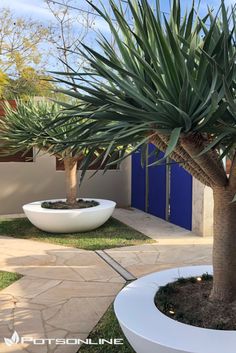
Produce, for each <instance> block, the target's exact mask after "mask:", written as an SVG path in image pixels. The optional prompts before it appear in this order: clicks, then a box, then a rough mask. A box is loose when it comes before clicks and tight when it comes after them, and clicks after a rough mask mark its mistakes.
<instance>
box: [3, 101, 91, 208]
mask: <svg viewBox="0 0 236 353" xmlns="http://www.w3.org/2000/svg"><path fill="white" fill-rule="evenodd" d="M61 109H62V108H61V107H60V106H59V105H57V104H54V103H51V102H47V101H39V102H34V101H33V100H29V101H27V102H24V101H20V100H19V101H18V102H17V108H16V109H12V108H11V107H10V106H9V105H6V107H5V111H6V115H5V116H4V118H1V119H0V126H1V127H0V140H1V146H0V148H1V154H2V155H9V154H10V155H11V154H15V153H17V152H22V151H23V152H22V154H23V153H26V152H27V151H28V150H29V149H31V148H33V147H35V148H36V150H37V151H38V153H39V152H43V153H49V154H50V155H52V156H55V157H57V158H58V159H59V160H61V161H63V163H64V168H65V179H66V203H67V205H69V206H74V205H75V204H76V202H77V184H78V183H77V169H78V164H80V163H82V160H83V152H84V151H85V150H84V149H83V151H82V150H81V149H80V148H79V147H78V148H77V149H74V148H72V147H71V146H68V147H65V146H64V143H63V142H64V141H65V140H67V139H68V136H69V133H72V131H73V129H74V127H75V123H76V121H75V118H69V119H68V122H69V124H66V125H64V126H63V125H59V126H56V125H53V126H52V125H51V124H52V122H53V121H55V119H57V121H58V116H60V111H61ZM49 125H51V127H49ZM84 133H85V131H84ZM50 140H52V141H53V143H50Z"/></svg>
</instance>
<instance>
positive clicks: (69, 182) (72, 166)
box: [64, 157, 78, 205]
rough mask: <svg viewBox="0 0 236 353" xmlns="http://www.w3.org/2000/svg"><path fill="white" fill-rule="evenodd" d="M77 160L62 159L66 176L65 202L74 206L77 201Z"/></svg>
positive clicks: (70, 158)
mask: <svg viewBox="0 0 236 353" xmlns="http://www.w3.org/2000/svg"><path fill="white" fill-rule="evenodd" d="M77 164H78V161H77V159H75V158H73V157H67V158H65V159H64V166H65V174H66V202H67V203H68V204H69V205H74V204H75V203H76V199H77Z"/></svg>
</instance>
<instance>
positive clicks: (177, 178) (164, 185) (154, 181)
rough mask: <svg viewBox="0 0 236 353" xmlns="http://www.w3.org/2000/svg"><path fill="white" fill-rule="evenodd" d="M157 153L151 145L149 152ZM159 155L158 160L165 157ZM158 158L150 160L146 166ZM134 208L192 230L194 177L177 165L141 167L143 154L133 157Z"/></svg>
mask: <svg viewBox="0 0 236 353" xmlns="http://www.w3.org/2000/svg"><path fill="white" fill-rule="evenodd" d="M153 150H154V146H153V145H149V153H150V152H152V151H153ZM162 157H163V153H159V155H158V158H162ZM156 158H157V156H155V155H153V156H151V157H149V160H148V161H147V165H148V164H150V163H152V162H154V161H155V160H156ZM132 206H133V207H135V208H138V209H140V210H143V211H146V212H148V213H150V214H152V215H155V216H157V217H160V218H162V219H165V220H167V221H170V222H171V223H174V224H176V225H179V226H181V227H183V228H186V229H189V230H191V229H192V176H191V175H190V174H189V173H188V172H186V171H185V170H184V169H183V168H182V167H181V166H180V165H178V164H176V163H174V162H173V163H171V164H161V165H157V166H153V167H149V168H147V166H146V167H144V168H142V166H141V154H140V152H136V153H134V154H133V156H132Z"/></svg>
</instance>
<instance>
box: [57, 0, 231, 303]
mask: <svg viewBox="0 0 236 353" xmlns="http://www.w3.org/2000/svg"><path fill="white" fill-rule="evenodd" d="M109 3H110V6H111V9H112V14H111V15H109V14H108V12H107V10H106V8H105V7H104V6H103V8H102V9H99V8H98V7H96V6H95V5H93V4H92V3H91V6H93V8H94V9H95V11H96V12H97V13H98V14H99V15H100V16H102V17H103V19H104V20H105V21H106V22H107V23H108V25H109V26H110V29H111V32H112V35H113V37H114V43H115V45H111V44H110V42H109V40H108V39H106V37H104V36H101V37H100V38H99V40H98V44H99V46H100V48H99V50H97V51H95V50H93V49H91V48H89V47H87V46H86V45H84V51H83V55H84V56H85V58H86V59H87V61H88V62H89V63H90V68H89V69H88V70H87V76H86V73H82V74H83V75H81V74H80V73H77V72H71V75H73V76H74V78H75V82H76V83H75V84H70V83H69V82H68V81H69V80H68V79H67V78H66V74H63V73H59V75H61V76H57V77H59V78H58V81H61V82H63V83H68V84H69V85H70V87H69V89H68V90H62V92H63V93H65V94H67V95H69V96H73V97H74V98H77V99H82V100H83V101H85V102H87V103H88V105H87V108H86V109H85V110H84V111H83V112H82V114H80V116H79V117H78V116H77V117H76V114H75V117H76V119H77V121H78V122H79V121H80V120H81V119H84V118H85V117H86V118H87V119H88V120H87V123H88V124H89V121H90V123H91V122H95V121H96V122H97V123H96V124H94V125H93V126H92V127H91V128H90V136H88V137H87V138H86V139H83V138H82V139H80V140H79V144H80V146H82V145H84V146H85V147H86V146H96V145H99V144H103V146H104V147H105V149H106V152H105V151H104V157H105V156H106V155H107V154H108V153H109V154H111V156H113V153H112V152H113V151H114V150H115V149H116V147H117V145H119V146H120V149H121V151H122V156H121V158H120V159H119V161H120V160H122V159H123V158H125V157H126V156H127V155H129V153H130V151H135V150H137V149H138V148H140V146H142V151H145V150H146V149H147V144H148V143H152V144H154V145H155V146H156V148H157V149H158V150H161V151H164V152H165V157H164V158H166V157H168V156H169V157H170V158H171V159H172V160H174V161H176V162H178V163H181V165H182V166H183V167H184V168H185V169H186V170H187V171H188V172H189V173H191V174H192V175H193V176H194V177H195V178H196V179H198V180H199V181H201V182H202V183H203V184H204V185H207V186H209V187H211V188H212V189H213V194H214V249H213V267H214V281H213V289H212V292H211V299H212V300H220V301H222V302H231V301H233V300H236V256H235V254H236V241H235V236H236V203H235V202H232V200H233V199H234V196H235V193H236V149H235V144H236V103H235V90H236V81H235V77H236V66H235V58H236V45H235V43H236V30H235V26H234V25H235V23H236V21H235V7H232V8H231V9H230V10H229V9H226V6H225V4H224V1H223V0H222V3H221V7H220V9H219V11H217V13H216V14H214V12H213V11H211V10H208V12H207V13H206V15H205V16H204V17H200V15H198V8H197V7H196V6H195V4H194V2H193V5H192V7H191V9H190V10H189V11H186V13H185V14H183V12H182V11H181V7H180V1H179V0H173V1H172V5H171V13H170V15H169V16H162V13H161V11H160V6H159V1H158V0H157V1H156V9H155V10H154V9H152V7H151V6H150V5H149V3H148V0H127V1H126V6H128V13H130V14H131V15H132V18H133V20H132V23H130V20H129V21H127V20H126V16H125V12H124V11H123V10H122V2H120V4H117V2H115V1H114V0H109ZM126 13H127V10H126ZM114 19H115V21H116V23H114ZM63 75H64V77H63ZM73 86H76V87H73ZM74 111H75V112H76V107H74ZM64 123H65V119H64ZM75 131H76V128H75V130H74V132H75ZM79 133H80V127H79V124H78V135H79ZM67 142H68V143H69V145H71V146H74V147H75V146H77V138H76V137H74V138H71V139H70V141H67ZM127 148H129V149H130V151H129V153H127ZM143 155H145V153H143ZM88 156H89V154H88ZM225 156H227V157H228V158H229V159H230V160H231V161H232V165H231V169H230V175H227V173H226V171H225V168H224V165H223V163H222V160H223V158H224V157H225ZM112 158H113V157H111V159H110V160H108V161H107V164H112V163H114V158H113V160H112ZM156 163H159V162H158V161H157V162H156Z"/></svg>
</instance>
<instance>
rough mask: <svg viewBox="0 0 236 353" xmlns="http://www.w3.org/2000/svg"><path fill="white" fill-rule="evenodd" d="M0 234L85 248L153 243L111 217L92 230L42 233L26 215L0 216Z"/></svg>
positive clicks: (95, 248)
mask: <svg viewBox="0 0 236 353" xmlns="http://www.w3.org/2000/svg"><path fill="white" fill-rule="evenodd" d="M0 235H7V236H11V237H14V238H21V239H31V240H39V241H44V242H48V243H54V244H58V245H64V246H71V247H74V248H79V249H85V250H100V249H109V248H115V247H121V246H131V245H138V244H143V243H153V242H154V240H152V239H150V238H148V237H147V236H146V235H144V234H142V233H140V232H138V231H136V230H135V229H133V228H130V227H128V226H126V225H125V224H123V223H121V222H119V221H117V220H116V219H114V218H111V219H110V220H109V221H107V222H106V223H105V224H104V225H103V226H101V227H100V228H98V229H96V230H93V231H90V232H84V233H73V234H52V233H47V232H43V231H41V230H39V229H37V228H36V227H34V226H33V225H32V224H31V223H30V222H29V221H28V220H27V219H26V218H18V219H4V218H2V219H0Z"/></svg>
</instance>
